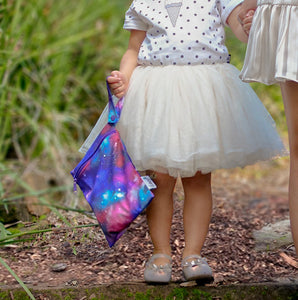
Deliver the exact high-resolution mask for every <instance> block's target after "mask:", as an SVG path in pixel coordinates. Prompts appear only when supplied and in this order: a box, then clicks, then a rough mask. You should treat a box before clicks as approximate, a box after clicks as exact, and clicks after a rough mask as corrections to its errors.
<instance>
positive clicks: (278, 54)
mask: <svg viewBox="0 0 298 300" xmlns="http://www.w3.org/2000/svg"><path fill="white" fill-rule="evenodd" d="M240 78H241V79H242V80H244V81H247V82H250V81H258V82H262V83H265V84H274V83H278V82H284V81H286V80H292V81H296V82H298V0H258V7H257V9H256V11H255V14H254V17H253V23H252V27H251V30H250V34H249V40H248V45H247V51H246V57H245V61H244V65H243V68H242V71H241V74H240Z"/></svg>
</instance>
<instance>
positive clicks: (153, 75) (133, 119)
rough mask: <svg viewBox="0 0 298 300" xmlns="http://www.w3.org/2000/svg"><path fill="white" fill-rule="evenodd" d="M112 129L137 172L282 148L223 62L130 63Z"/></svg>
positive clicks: (227, 163)
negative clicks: (125, 89) (126, 86)
mask: <svg viewBox="0 0 298 300" xmlns="http://www.w3.org/2000/svg"><path fill="white" fill-rule="evenodd" d="M117 128H118V129H119V132H120V135H121V137H122V139H123V141H124V143H125V145H126V148H127V151H128V153H129V155H130V157H131V159H132V161H133V163H134V165H135V166H136V168H137V169H138V170H139V171H144V170H154V171H156V172H161V173H167V174H169V175H171V176H174V177H178V176H181V177H190V176H193V175H195V173H196V172H198V171H201V172H202V173H208V172H211V171H213V170H216V169H221V168H234V167H243V166H245V165H248V164H253V163H255V162H257V161H261V160H267V159H271V158H274V157H277V156H282V155H284V154H285V153H286V150H285V148H284V145H283V143H282V141H281V139H280V137H279V135H278V133H277V131H276V127H275V123H274V121H273V120H272V118H271V116H270V115H269V113H268V112H267V110H266V109H265V107H264V106H263V104H262V103H261V101H260V100H259V98H258V97H257V95H256V94H255V93H254V91H253V90H252V88H251V87H250V86H249V84H247V83H244V82H242V81H241V80H240V79H239V71H238V70H237V69H236V68H235V67H234V66H232V65H230V64H218V65H198V66H161V67H158V66H154V67H153V66H152V67H151V66H146V67H143V66H139V67H137V68H136V69H135V71H134V73H133V75H132V77H131V80H130V86H129V89H128V92H127V94H126V96H125V99H124V106H123V109H122V113H121V117H120V121H119V123H118V124H117ZM99 130H100V128H97V129H96V130H95V131H97V134H98V133H99ZM93 135H95V132H94V130H93ZM89 142H90V141H89Z"/></svg>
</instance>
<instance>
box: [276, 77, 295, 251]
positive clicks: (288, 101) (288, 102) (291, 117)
mask: <svg viewBox="0 0 298 300" xmlns="http://www.w3.org/2000/svg"><path fill="white" fill-rule="evenodd" d="M280 86H281V92H282V97H283V101H284V106H285V113H286V119H287V125H288V132H289V145H290V180H289V210H290V220H291V229H292V235H293V240H294V244H295V248H296V253H297V254H298V82H293V81H287V82H285V83H281V85H280Z"/></svg>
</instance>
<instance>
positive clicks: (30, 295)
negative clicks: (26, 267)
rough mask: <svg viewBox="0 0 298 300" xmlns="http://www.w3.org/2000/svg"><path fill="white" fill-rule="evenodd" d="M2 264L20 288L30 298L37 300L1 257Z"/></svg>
mask: <svg viewBox="0 0 298 300" xmlns="http://www.w3.org/2000/svg"><path fill="white" fill-rule="evenodd" d="M0 263H1V264H2V265H3V266H4V267H5V268H6V270H7V271H8V272H9V273H10V274H11V275H12V276H13V277H14V279H15V280H16V281H17V282H18V283H19V284H20V286H21V287H22V288H23V289H24V290H25V292H26V293H27V295H28V296H29V297H30V299H32V300H36V298H35V297H34V296H33V295H32V293H31V292H30V290H29V289H28V288H27V286H26V285H25V283H24V282H23V281H22V280H21V279H20V278H19V277H18V275H17V274H16V273H15V272H14V271H13V270H12V269H11V268H10V267H9V265H8V264H7V263H6V262H5V261H4V260H3V259H2V257H1V256H0Z"/></svg>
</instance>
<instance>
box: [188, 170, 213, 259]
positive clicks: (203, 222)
mask: <svg viewBox="0 0 298 300" xmlns="http://www.w3.org/2000/svg"><path fill="white" fill-rule="evenodd" d="M182 184H183V188H184V195H185V200H184V213H183V220H184V221H183V223H184V232H185V249H184V252H183V258H184V257H187V256H189V255H193V254H198V255H200V253H201V249H202V247H203V245H204V241H205V238H206V236H207V233H208V229H209V223H210V219H211V213H212V193H211V174H204V175H203V174H201V173H200V172H198V173H197V174H196V175H195V176H194V177H189V178H182Z"/></svg>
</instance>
